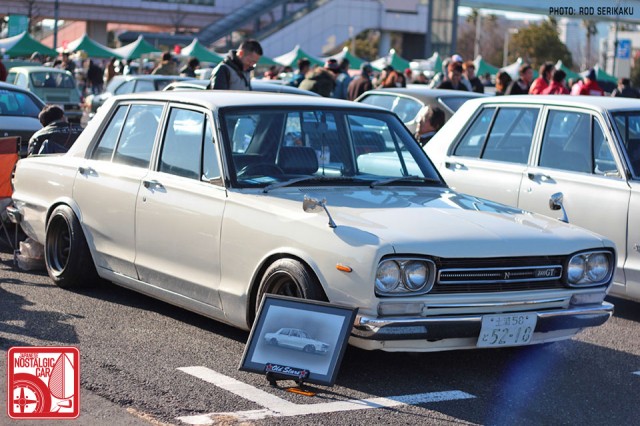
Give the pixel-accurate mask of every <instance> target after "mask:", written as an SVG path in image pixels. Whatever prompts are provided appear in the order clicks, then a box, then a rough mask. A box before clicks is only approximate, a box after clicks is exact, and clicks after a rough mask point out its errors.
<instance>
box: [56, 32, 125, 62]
mask: <svg viewBox="0 0 640 426" xmlns="http://www.w3.org/2000/svg"><path fill="white" fill-rule="evenodd" d="M58 51H59V52H80V51H82V52H85V53H86V54H87V56H88V57H90V58H112V57H115V58H118V59H122V57H121V56H120V55H118V54H117V53H116V52H115V51H114V50H113V49H111V48H108V47H107V46H103V45H102V44H100V43H98V42H97V41H93V40H91V39H90V38H89V36H87V35H86V34H85V35H83V36H82V37H80V38H78V39H76V40H73V41H72V42H70V43H69V44H67V48H66V49H64V48H62V47H60V48H58Z"/></svg>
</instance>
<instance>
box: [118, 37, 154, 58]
mask: <svg viewBox="0 0 640 426" xmlns="http://www.w3.org/2000/svg"><path fill="white" fill-rule="evenodd" d="M113 51H114V52H115V53H116V54H117V55H119V56H120V57H121V58H122V59H138V58H139V57H140V56H142V55H147V54H149V53H160V52H161V50H160V49H156V48H155V47H153V46H152V45H151V44H150V43H148V42H147V41H146V40H145V39H144V38H143V37H142V36H138V39H137V40H136V41H134V42H132V43H129V44H127V45H125V46H122V47H119V48H117V49H113Z"/></svg>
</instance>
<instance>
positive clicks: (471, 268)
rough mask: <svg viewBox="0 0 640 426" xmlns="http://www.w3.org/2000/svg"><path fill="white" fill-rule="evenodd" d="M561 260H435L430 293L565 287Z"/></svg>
mask: <svg viewBox="0 0 640 426" xmlns="http://www.w3.org/2000/svg"><path fill="white" fill-rule="evenodd" d="M563 263H564V258H563V257H539V258H535V257H534V258H524V259H521V258H499V259H462V260H458V259H453V260H452V259H436V265H437V270H438V274H437V277H436V282H435V285H434V287H433V289H432V290H431V292H430V293H431V294H450V293H491V292H501V291H524V290H541V289H554V288H558V289H560V288H565V286H564V284H563V280H562V275H563V266H562V265H563Z"/></svg>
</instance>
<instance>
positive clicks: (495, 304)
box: [425, 297, 571, 309]
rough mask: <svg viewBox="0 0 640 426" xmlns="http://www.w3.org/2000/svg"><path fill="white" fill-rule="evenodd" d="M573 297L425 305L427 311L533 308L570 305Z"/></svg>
mask: <svg viewBox="0 0 640 426" xmlns="http://www.w3.org/2000/svg"><path fill="white" fill-rule="evenodd" d="M570 300H571V297H558V298H553V299H541V300H530V301H524V302H523V301H521V300H519V301H516V302H479V303H429V304H428V305H427V304H426V303H425V306H426V308H427V309H439V308H440V309H442V308H486V307H489V306H491V307H495V308H514V307H518V306H526V307H532V306H535V305H546V304H549V303H558V304H567V305H568V304H569V301H570Z"/></svg>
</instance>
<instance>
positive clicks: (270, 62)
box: [257, 56, 280, 67]
mask: <svg viewBox="0 0 640 426" xmlns="http://www.w3.org/2000/svg"><path fill="white" fill-rule="evenodd" d="M257 65H263V66H266V67H270V66H271V65H280V63H278V62H276V61H274V60H273V59H271V58H269V57H267V56H260V59H259V60H258V64H257Z"/></svg>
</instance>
